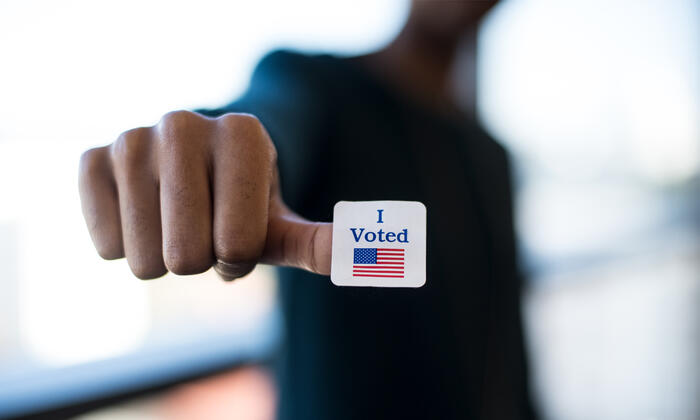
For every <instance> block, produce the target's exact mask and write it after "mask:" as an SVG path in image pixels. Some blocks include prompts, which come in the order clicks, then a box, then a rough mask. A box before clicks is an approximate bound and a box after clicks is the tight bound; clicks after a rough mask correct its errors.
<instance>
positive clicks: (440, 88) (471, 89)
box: [365, 24, 476, 112]
mask: <svg viewBox="0 0 700 420" xmlns="http://www.w3.org/2000/svg"><path fill="white" fill-rule="evenodd" d="M458 52H459V54H458ZM475 52H476V29H474V30H473V31H471V32H470V33H466V34H464V36H462V37H452V38H438V37H429V36H426V35H425V34H423V33H421V32H420V30H419V29H418V28H415V27H414V26H412V25H410V24H409V25H407V26H406V27H405V28H404V29H403V31H402V32H401V33H400V34H399V36H398V37H397V38H396V39H395V40H394V41H393V42H392V43H391V44H389V45H388V46H387V47H386V48H384V49H383V50H381V51H379V52H377V53H374V54H371V55H369V56H366V57H365V60H366V62H367V64H368V65H369V66H370V67H371V70H373V71H374V72H376V73H379V74H380V76H382V77H383V78H384V79H386V80H388V81H389V82H391V83H393V84H394V85H397V87H398V88H399V89H400V90H402V91H404V92H406V93H408V94H409V95H411V96H413V97H415V98H416V99H418V100H419V101H421V102H423V103H426V104H427V105H429V106H431V107H436V108H439V109H455V108H462V111H467V112H470V111H471V109H473V103H474V100H473V98H474V97H475V93H476V77H475V74H476V60H475Z"/></svg>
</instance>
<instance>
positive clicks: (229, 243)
mask: <svg viewBox="0 0 700 420" xmlns="http://www.w3.org/2000/svg"><path fill="white" fill-rule="evenodd" d="M276 157H277V152H276V150H275V147H274V145H273V144H272V141H271V140H270V137H269V135H268V134H267V131H266V130H265V128H264V127H263V126H262V124H261V123H260V121H258V119H257V118H255V117H254V116H252V115H247V114H226V115H223V116H221V117H219V118H216V119H213V118H207V117H204V116H201V115H199V114H195V113H192V112H187V111H175V112H171V113H169V114H166V115H165V116H164V117H163V118H162V119H161V120H160V122H159V123H158V124H157V125H156V126H154V127H147V128H136V129H133V130H129V131H127V132H125V133H123V134H122V135H121V136H119V138H118V139H117V141H115V142H114V143H112V144H111V145H109V146H105V147H100V148H96V149H91V150H88V151H87V152H85V153H84V154H83V156H82V158H81V160H80V198H81V202H82V209H83V215H84V216H85V221H86V223H87V226H88V229H89V231H90V236H91V237H92V240H93V242H94V244H95V247H96V248H97V252H98V253H99V254H100V255H101V256H102V258H105V259H116V258H122V257H124V256H126V258H127V260H128V262H129V267H131V271H133V273H134V274H135V275H136V277H139V278H141V279H150V278H155V277H160V276H162V275H163V274H165V273H166V272H167V271H168V270H169V271H171V272H173V273H175V274H180V275H185V274H195V273H201V272H203V271H206V270H207V269H209V267H211V266H212V265H213V266H214V268H215V270H216V271H217V272H218V273H219V274H220V275H221V276H222V277H223V278H224V279H227V280H232V279H235V278H237V277H241V276H244V275H245V274H247V273H249V272H250V271H251V270H252V269H253V268H254V267H255V265H256V264H257V263H258V262H264V263H269V264H275V265H286V266H293V267H299V268H303V269H305V270H309V271H312V272H315V273H319V274H326V275H327V274H329V273H330V266H331V234H332V225H331V224H330V223H313V222H309V221H306V220H304V219H302V218H301V217H299V216H297V215H296V214H294V213H293V212H292V211H290V210H289V209H288V208H287V207H286V206H285V204H284V203H283V202H282V199H281V196H280V191H279V182H278V175H277V162H276Z"/></svg>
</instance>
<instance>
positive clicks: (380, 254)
mask: <svg viewBox="0 0 700 420" xmlns="http://www.w3.org/2000/svg"><path fill="white" fill-rule="evenodd" d="M403 258H404V250H403V249H397V248H355V255H354V258H353V266H352V276H353V277H396V278H400V279H402V278H403Z"/></svg>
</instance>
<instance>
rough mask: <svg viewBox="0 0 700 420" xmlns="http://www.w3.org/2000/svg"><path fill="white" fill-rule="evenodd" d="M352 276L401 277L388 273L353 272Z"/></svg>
mask: <svg viewBox="0 0 700 420" xmlns="http://www.w3.org/2000/svg"><path fill="white" fill-rule="evenodd" d="M352 276H353V277H395V278H399V279H402V278H403V276H393V275H389V274H353V275H352Z"/></svg>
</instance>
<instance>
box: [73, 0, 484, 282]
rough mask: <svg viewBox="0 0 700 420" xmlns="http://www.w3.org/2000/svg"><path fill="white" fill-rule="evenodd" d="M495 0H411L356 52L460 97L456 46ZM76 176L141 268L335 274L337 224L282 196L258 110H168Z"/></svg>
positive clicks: (117, 253) (93, 155)
mask: <svg viewBox="0 0 700 420" xmlns="http://www.w3.org/2000/svg"><path fill="white" fill-rule="evenodd" d="M493 3H495V2H490V1H437V0H432V1H431V0H421V1H414V2H413V4H412V9H411V14H410V16H409V19H408V21H407V24H406V26H405V27H404V29H403V30H402V32H401V34H400V35H399V36H398V37H397V38H396V40H394V41H393V42H392V43H391V44H390V45H389V46H387V47H386V48H385V49H383V50H381V51H379V52H377V53H374V54H370V55H366V56H363V57H358V58H356V60H357V61H358V62H360V63H362V65H364V66H366V68H367V69H368V70H369V71H371V72H374V73H377V74H378V75H379V76H380V77H383V78H385V79H387V80H392V83H395V84H396V85H397V86H398V88H399V89H402V90H404V91H406V92H407V93H409V94H410V95H413V96H414V97H416V98H418V100H420V101H423V102H425V103H426V104H428V105H430V106H432V107H435V108H445V107H452V106H453V105H452V104H453V98H452V93H451V92H453V90H454V89H453V87H452V85H451V82H450V81H451V71H452V68H453V64H454V60H455V54H456V50H457V47H458V45H459V43H460V40H461V39H462V38H463V37H464V36H465V34H470V33H474V32H475V27H476V24H477V22H478V20H479V19H480V18H481V16H482V15H483V14H484V13H486V11H487V10H488V9H489V8H490V7H491V6H492V5H493ZM472 44H473V43H472ZM79 187H80V197H81V204H82V210H83V215H84V217H85V221H86V223H87V226H88V229H89V231H90V236H91V237H92V240H93V242H94V244H95V248H96V249H97V252H98V253H99V254H100V256H102V257H103V258H105V259H108V260H112V259H117V258H123V257H126V259H127V261H128V263H129V267H130V268H131V270H132V271H133V273H134V275H136V277H138V278H141V279H152V278H156V277H160V276H162V275H164V274H165V273H166V272H168V271H171V272H173V273H175V274H179V275H188V274H196V273H201V272H204V271H206V270H208V269H209V268H210V267H212V266H213V267H214V269H215V270H216V271H217V273H219V275H220V276H221V277H222V278H224V279H226V280H232V279H235V278H238V277H242V276H244V275H246V274H247V273H249V272H250V271H251V270H252V269H253V268H254V267H255V265H256V264H257V263H259V262H261V263H267V264H274V265H281V266H292V267H298V268H301V269H304V270H308V271H311V272H314V273H318V274H324V275H328V274H329V273H330V267H331V243H332V224H330V223H317V222H310V221H308V220H305V219H303V218H301V217H300V216H298V215H296V214H295V213H294V212H292V211H291V210H290V209H289V208H288V207H287V206H286V205H285V204H284V202H283V201H282V198H281V194H280V191H279V182H278V175H277V152H276V150H275V147H274V145H273V143H272V141H271V139H270V137H269V135H268V133H267V131H266V130H265V128H264V127H263V125H262V124H261V123H260V121H259V120H258V119H257V118H256V117H255V116H252V115H248V114H226V115H223V116H221V117H219V118H207V117H204V116H201V115H199V114H195V113H192V112H188V111H175V112H171V113H168V114H166V115H165V116H163V118H162V119H161V120H160V122H159V123H158V124H157V125H155V126H153V127H141V128H136V129H132V130H128V131H126V132H124V133H122V134H121V135H120V136H119V138H118V139H117V140H116V141H115V142H114V143H112V144H111V145H108V146H105V147H99V148H95V149H91V150H88V151H87V152H85V153H84V154H83V156H82V158H81V160H80V177H79Z"/></svg>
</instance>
